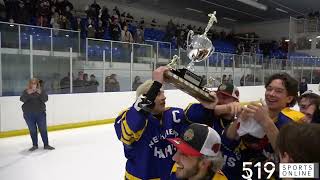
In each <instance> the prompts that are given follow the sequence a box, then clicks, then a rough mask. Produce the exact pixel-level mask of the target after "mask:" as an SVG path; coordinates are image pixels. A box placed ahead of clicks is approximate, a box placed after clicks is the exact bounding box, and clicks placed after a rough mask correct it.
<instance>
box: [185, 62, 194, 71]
mask: <svg viewBox="0 0 320 180" xmlns="http://www.w3.org/2000/svg"><path fill="white" fill-rule="evenodd" d="M187 69H188V70H190V71H192V72H193V71H194V62H193V61H190V63H189V64H188V66H187Z"/></svg>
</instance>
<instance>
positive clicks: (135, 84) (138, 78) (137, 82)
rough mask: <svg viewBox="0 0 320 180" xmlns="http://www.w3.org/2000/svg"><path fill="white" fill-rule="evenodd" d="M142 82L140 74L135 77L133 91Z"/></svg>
mask: <svg viewBox="0 0 320 180" xmlns="http://www.w3.org/2000/svg"><path fill="white" fill-rule="evenodd" d="M141 84H142V81H141V78H140V76H136V77H134V81H133V83H132V91H135V90H137V88H138V87H139V86H140V85H141Z"/></svg>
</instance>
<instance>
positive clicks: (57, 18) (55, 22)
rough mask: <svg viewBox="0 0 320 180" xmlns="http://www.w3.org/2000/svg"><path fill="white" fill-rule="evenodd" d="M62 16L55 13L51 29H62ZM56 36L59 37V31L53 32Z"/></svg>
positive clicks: (51, 21)
mask: <svg viewBox="0 0 320 180" xmlns="http://www.w3.org/2000/svg"><path fill="white" fill-rule="evenodd" d="M59 23H60V16H59V13H57V12H55V13H54V15H53V16H52V17H51V20H50V24H51V27H52V28H54V29H60V24H59ZM53 32H54V34H55V35H58V33H59V31H58V30H53Z"/></svg>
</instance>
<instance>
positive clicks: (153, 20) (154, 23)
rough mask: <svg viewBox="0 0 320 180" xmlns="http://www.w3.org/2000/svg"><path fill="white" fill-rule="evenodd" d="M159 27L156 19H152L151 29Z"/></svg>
mask: <svg viewBox="0 0 320 180" xmlns="http://www.w3.org/2000/svg"><path fill="white" fill-rule="evenodd" d="M156 26H157V21H156V19H152V21H151V27H153V28H154V27H156Z"/></svg>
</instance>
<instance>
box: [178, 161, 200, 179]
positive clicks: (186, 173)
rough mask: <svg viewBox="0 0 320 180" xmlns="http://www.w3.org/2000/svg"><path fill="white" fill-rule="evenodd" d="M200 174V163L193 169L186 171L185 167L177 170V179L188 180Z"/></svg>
mask: <svg viewBox="0 0 320 180" xmlns="http://www.w3.org/2000/svg"><path fill="white" fill-rule="evenodd" d="M198 172H199V162H198V163H197V164H195V165H194V166H193V167H189V168H188V169H186V168H185V167H184V168H183V169H177V172H176V177H177V178H178V179H188V178H191V177H194V176H196V175H197V174H198Z"/></svg>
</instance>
